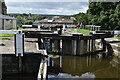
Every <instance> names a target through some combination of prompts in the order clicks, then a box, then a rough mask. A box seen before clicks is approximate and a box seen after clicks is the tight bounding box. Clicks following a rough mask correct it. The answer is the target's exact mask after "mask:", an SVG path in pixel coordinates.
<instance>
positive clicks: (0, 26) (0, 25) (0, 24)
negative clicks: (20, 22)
mask: <svg viewBox="0 0 120 80" xmlns="http://www.w3.org/2000/svg"><path fill="white" fill-rule="evenodd" d="M0 30H2V19H0Z"/></svg>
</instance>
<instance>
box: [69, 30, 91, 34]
mask: <svg viewBox="0 0 120 80" xmlns="http://www.w3.org/2000/svg"><path fill="white" fill-rule="evenodd" d="M71 31H74V29H71ZM77 32H78V33H82V34H85V35H89V33H90V30H86V29H77Z"/></svg>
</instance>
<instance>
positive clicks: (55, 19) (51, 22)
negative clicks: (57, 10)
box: [39, 16, 73, 26]
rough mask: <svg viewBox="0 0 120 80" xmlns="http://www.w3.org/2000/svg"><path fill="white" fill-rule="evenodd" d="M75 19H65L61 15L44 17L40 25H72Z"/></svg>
mask: <svg viewBox="0 0 120 80" xmlns="http://www.w3.org/2000/svg"><path fill="white" fill-rule="evenodd" d="M72 24H73V20H72V19H64V18H60V17H59V16H54V17H53V18H51V19H42V20H41V21H40V22H39V25H40V26H41V25H42V26H54V25H72Z"/></svg>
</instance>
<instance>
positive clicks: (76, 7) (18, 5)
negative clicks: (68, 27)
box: [5, 0, 88, 15]
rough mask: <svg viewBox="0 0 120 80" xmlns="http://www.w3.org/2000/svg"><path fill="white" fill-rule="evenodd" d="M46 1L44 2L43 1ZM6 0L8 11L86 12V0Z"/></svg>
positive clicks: (59, 13)
mask: <svg viewBox="0 0 120 80" xmlns="http://www.w3.org/2000/svg"><path fill="white" fill-rule="evenodd" d="M43 1H44V2H43ZM72 1H73V0H66V1H63V0H41V1H40V0H39V1H37V0H29V1H28V0H16V1H15V0H5V2H6V5H7V9H8V13H32V14H56V15H72V14H77V13H79V12H84V13H85V12H86V11H87V9H88V1H87V0H86V1H85V0H81V1H80V0H74V2H72Z"/></svg>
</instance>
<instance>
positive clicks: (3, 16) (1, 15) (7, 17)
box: [0, 14, 17, 20]
mask: <svg viewBox="0 0 120 80" xmlns="http://www.w3.org/2000/svg"><path fill="white" fill-rule="evenodd" d="M0 19H10V20H17V19H16V18H13V17H10V16H7V15H3V14H0Z"/></svg>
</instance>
